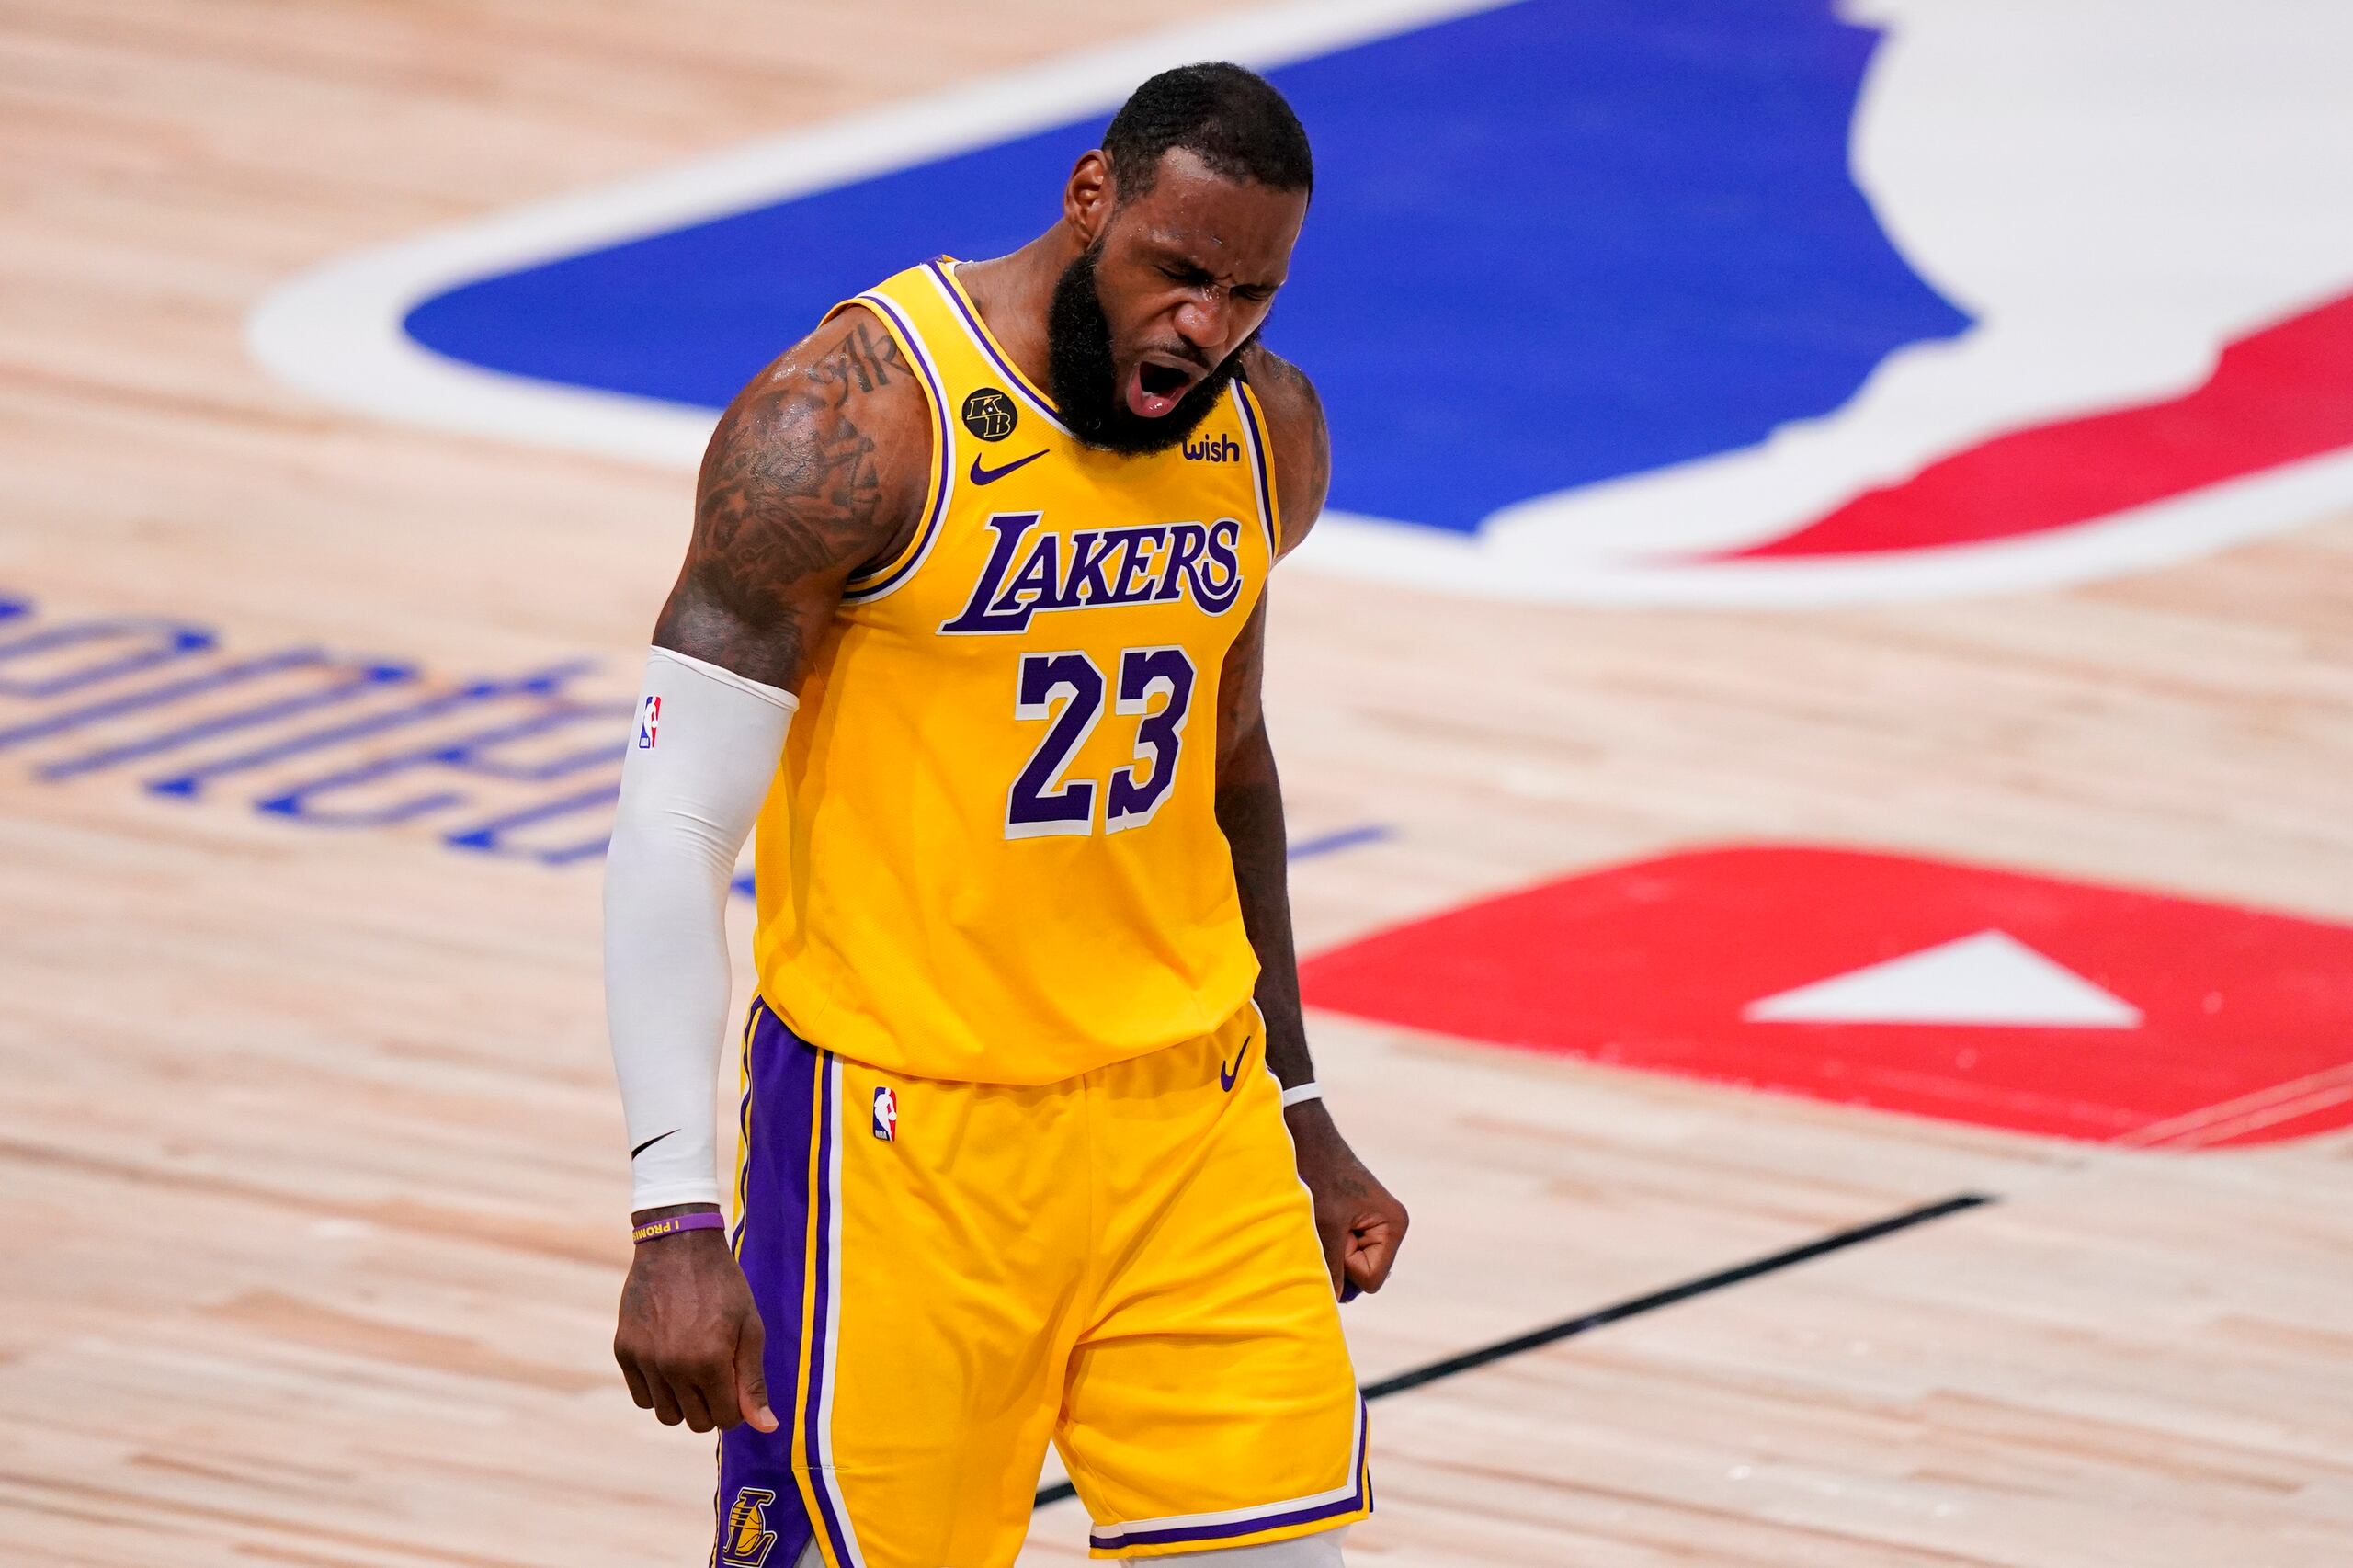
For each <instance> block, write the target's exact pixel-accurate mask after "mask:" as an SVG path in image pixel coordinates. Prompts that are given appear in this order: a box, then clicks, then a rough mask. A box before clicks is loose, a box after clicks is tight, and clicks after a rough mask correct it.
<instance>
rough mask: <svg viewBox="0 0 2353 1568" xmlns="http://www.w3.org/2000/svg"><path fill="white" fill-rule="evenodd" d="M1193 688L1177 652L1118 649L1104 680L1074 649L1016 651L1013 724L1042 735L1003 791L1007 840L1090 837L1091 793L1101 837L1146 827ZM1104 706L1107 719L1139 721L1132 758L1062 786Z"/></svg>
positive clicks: (1171, 766)
mask: <svg viewBox="0 0 2353 1568" xmlns="http://www.w3.org/2000/svg"><path fill="white" fill-rule="evenodd" d="M1193 680H1194V670H1193V661H1192V659H1191V657H1190V656H1189V655H1188V654H1187V653H1186V652H1185V650H1184V649H1182V648H1177V647H1159V648H1126V649H1122V650H1121V651H1120V659H1119V667H1118V668H1117V669H1116V670H1114V671H1108V672H1107V671H1105V670H1104V669H1102V668H1101V667H1100V666H1099V665H1097V664H1096V662H1095V659H1094V658H1093V656H1092V655H1090V654H1087V653H1079V652H1075V651H1073V652H1068V653H1024V654H1023V655H1022V656H1021V664H1020V666H1019V674H1018V677H1017V684H1016V688H1015V694H1014V703H1013V716H1014V717H1015V718H1016V719H1020V720H1027V721H1031V722H1043V723H1045V724H1046V726H1047V727H1046V733H1045V734H1044V735H1043V736H1042V737H1040V740H1039V742H1038V748H1037V750H1035V751H1033V752H1031V753H1030V754H1029V762H1028V763H1027V764H1026V765H1025V766H1024V767H1022V769H1021V771H1020V773H1018V774H1017V775H1016V776H1015V778H1014V780H1013V787H1012V788H1011V789H1010V790H1007V791H1006V801H1005V835H1006V837H1007V838H1044V837H1049V836H1053V835H1076V836H1084V835H1087V834H1090V833H1093V832H1094V831H1095V830H1096V821H1097V812H1096V799H1097V796H1098V795H1099V796H1100V797H1101V798H1102V808H1103V809H1102V812H1101V820H1102V830H1103V831H1104V832H1105V833H1122V832H1125V831H1126V830H1127V829H1129V828H1134V827H1142V826H1143V825H1144V824H1147V823H1149V822H1150V821H1152V819H1153V816H1154V813H1155V812H1158V811H1159V810H1160V806H1161V802H1162V801H1165V800H1166V799H1167V798H1168V789H1169V786H1170V785H1171V784H1172V783H1174V782H1175V780H1176V760H1177V754H1178V752H1179V751H1180V750H1181V749H1182V748H1183V746H1184V744H1185V721H1186V720H1187V718H1188V717H1189V716H1190V713H1191V710H1192V706H1193ZM1114 682H1116V683H1117V684H1116V687H1114V684H1113V683H1114ZM1106 698H1108V699H1110V703H1111V711H1112V712H1113V713H1114V714H1115V715H1117V716H1118V717H1120V718H1134V719H1135V720H1137V721H1138V722H1137V724H1136V730H1135V752H1134V756H1133V758H1132V760H1131V761H1130V762H1128V763H1126V764H1124V765H1122V766H1121V767H1115V768H1113V769H1112V770H1111V774H1110V777H1109V778H1105V779H1101V780H1097V779H1091V778H1065V777H1064V775H1065V774H1066V772H1067V771H1068V769H1069V767H1070V763H1071V758H1072V757H1074V756H1076V755H1077V753H1078V749H1079V748H1080V747H1081V746H1083V745H1085V744H1086V741H1087V737H1088V736H1090V735H1092V734H1093V733H1095V726H1096V725H1097V724H1098V723H1100V722H1102V719H1103V704H1104V700H1105V699H1106Z"/></svg>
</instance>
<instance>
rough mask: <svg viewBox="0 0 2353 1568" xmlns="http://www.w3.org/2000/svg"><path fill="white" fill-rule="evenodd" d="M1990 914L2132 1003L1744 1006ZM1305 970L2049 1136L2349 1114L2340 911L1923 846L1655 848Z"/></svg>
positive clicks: (1612, 1058)
mask: <svg viewBox="0 0 2353 1568" xmlns="http://www.w3.org/2000/svg"><path fill="white" fill-rule="evenodd" d="M1988 930H1995V931H2000V932H2003V933H2006V935H2007V936H2008V937H2012V938H2015V939H2016V940H2017V941H2018V942H2020V943H2023V944H2024V945H2025V946H2027V947H2029V948H2031V949H2034V950H2035V952H2037V953H2040V955H2042V956H2043V957H2045V958H2047V959H2049V960H2052V961H2054V962H2055V963H2057V964H2059V965H2061V966H2063V968H2065V969H2067V970H2069V971H2073V972H2074V973H2075V975H2076V976H2079V977H2081V978H2082V979H2083V980H2085V981H2088V982H2090V983H2092V984H2094V985H2097V986H2098V987H2100V988H2101V989H2103V990H2105V991H2107V992H2109V993H2110V994H2113V995H2114V996H2116V997H2118V998H2120V999H2121V1000H2122V1001H2124V1002H2127V1003H2129V1004H2130V1005H2131V1006H2133V1007H2136V1008H2138V1009H2139V1010H2140V1013H2141V1015H2142V1017H2141V1020H2140V1022H2139V1023H2138V1024H2137V1025H2133V1026H2131V1027H2126V1028H2052V1027H2042V1026H2019V1025H1998V1026H1995V1025H1984V1024H1920V1023H1903V1024H1894V1023H1841V1024H1819V1023H1766V1022H1753V1021H1747V1020H1745V1019H1744V1018H1743V1017H1742V1012H1743V1009H1744V1008H1745V1007H1747V1006H1749V1005H1750V1004H1752V1003H1755V1002H1756V1001H1759V1000H1760V999H1762V998H1765V997H1768V996H1774V995H1778V994H1781V993H1784V992H1788V991H1790V990H1793V989H1795V988H1797V987H1800V986H1804V985H1809V984H1813V983H1817V982H1821V981H1824V980H1826V979H1829V978H1831V977H1833V976H1836V975H1842V974H1846V973H1848V972H1850V971H1855V970H1858V969H1862V968H1865V967H1867V966H1870V965H1872V964H1876V963H1880V962H1883V961H1885V960H1893V959H1897V958H1900V957H1902V956H1904V955H1906V954H1910V953H1915V952H1918V951H1920V950H1922V949H1930V948H1934V947H1936V946H1938V945H1939V944H1943V943H1948V942H1952V941H1956V940H1959V939H1961V938H1963V937H1972V936H1974V935H1976V934H1978V933H1981V932H1984V931H1988ZM1301 978H1302V984H1303V987H1304V990H1305V994H1306V998H1307V1000H1308V1002H1309V1003H1310V1004H1311V1005H1313V1006H1319V1007H1327V1008H1331V1009H1333V1010H1335V1011H1337V1012H1343V1013H1350V1014H1354V1015H1356V1016H1358V1017H1366V1018H1371V1019H1377V1020H1380V1021H1381V1022H1386V1023H1393V1024H1402V1025H1406V1026H1410V1027H1412V1028H1422V1029H1428V1030H1431V1031H1434V1032H1437V1033H1441V1034H1449V1035H1456V1036H1461V1037H1463V1038H1466V1039H1470V1040H1488V1041H1493V1042H1495V1043H1496V1044H1499V1045H1511V1046H1519V1047H1524V1048H1527V1049H1529V1050H1534V1051H1553V1052H1559V1053H1561V1054H1564V1055H1569V1056H1575V1057H1580V1058H1583V1059H1586V1060H1587V1061H1592V1062H1607V1063H1610V1064H1613V1065H1616V1066H1621V1067H1631V1068H1640V1069H1643V1070H1645V1071H1649V1072H1657V1073H1672V1074H1679V1075H1683V1076H1687V1077H1694V1078H1704V1079H1711V1080H1714V1081H1717V1082H1722V1083H1731V1084H1739V1085H1753V1086H1755V1087H1758V1088H1766V1089H1773V1090H1779V1091H1782V1092H1785V1093H1790V1094H1798V1095H1805V1096H1811V1097H1813V1098H1815V1099H1824V1100H1835V1101H1841V1102H1847V1103H1852V1104H1857V1105H1867V1106H1875V1107H1879V1108H1883V1109H1888V1110H1899V1111H1908V1112H1912V1113H1914V1114H1916V1115H1922V1116H1932V1117H1938V1118H1942V1119H1948V1120H1955V1121H1967V1122H1975V1123H1979V1124H1981V1125H1984V1126H1991V1127H2001V1128H2009V1129H2015V1130H2018V1131H2030V1132H2041V1133H2051V1134H2055V1135H2057V1136H2060V1137H2065V1138H2075V1139H2085V1140H2090V1141H2095V1142H2133V1143H2146V1144H2149V1145H2152V1146H2159V1147H2176V1148H2182V1147H2204V1146H2221V1145H2225V1144H2234V1143H2257V1142H2270V1141H2272V1140H2275V1139H2280V1138H2287V1137H2298V1136H2303V1135H2306V1134H2309V1133H2313V1132H2318V1131H2326V1130H2328V1129H2331V1128H2336V1127H2342V1126H2345V1125H2347V1123H2348V1122H2353V927H2347V926H2336V925H2330V924H2325V923H2323V922H2320V921H2314V920H2302V919H2296V918H2292V917H2290V916H2286V915H2269V914H2264V913H2260V912H2258V911H2255V910H2249V909H2240V908H2234V907H2231V906H2227V905H2223V904H2217V903H2200V902H2197V901H2193V900H2188V899H2179V898H2170V897H2166V896H2165V895H2162V894H2157V893H2146V892H2128V891H2125V890H2123V889H2119V888H2109V887H2098V886H2094V885H2091V884H2088V883H2083V882H2072V881H2058V880H2055V879H2052V878H2047V877H2035V876H2024V875H2020V874H2018V873H2016V872H2010V871H1996V870H1988V869H1981V868H1977V867H1972V866H1960V865H1952V864H1949V863H1945V862H1939V861H1934V860H1922V859H1912V858H1904V857H1898V856H1890V855H1872V854H1862V853H1857V852H1853V851H1847V850H1836V849H1811V848H1733V849H1711V850H1699V851H1694V852H1691V853H1688V854H1679V855H1670V856H1666V857H1665V858H1660V859H1655V860H1647V861H1643V862H1641V863H1638V864H1635V865H1631V866H1620V867H1617V868H1615V869H1608V870H1602V871H1596V872H1591V873H1588V874H1586V875H1582V876H1574V877H1565V878H1563V879H1561V880H1560V881H1552V882H1546V883H1544V884H1542V885H1541V886H1539V887H1533V888H1529V889H1526V890H1523V891H1521V892H1513V893H1507V894H1505V895H1504V896H1502V897H1499V898H1495V899H1491V900H1488V901H1486V902H1485V903H1477V904H1472V905H1471V906H1469V907H1467V908H1462V909H1457V910H1452V911H1449V912H1448V913H1446V914H1443V915H1436V916H1433V917H1431V918H1429V919H1427V920H1423V921H1418V922H1416V923H1415V924H1413V925H1410V926H1400V927H1398V928H1396V929H1394V930H1391V931H1386V932H1382V933H1381V934H1379V935H1376V936H1373V937H1367V938H1365V939H1364V940H1362V941H1358V942H1355V943H1351V944H1350V945H1348V946H1347V947H1345V948H1341V949H1336V950H1335V951H1331V952H1326V953H1323V954H1319V955H1318V956H1316V957H1315V958H1314V959H1313V960H1310V961H1309V962H1307V963H1306V964H1305V965H1303V966H1302V971H1301Z"/></svg>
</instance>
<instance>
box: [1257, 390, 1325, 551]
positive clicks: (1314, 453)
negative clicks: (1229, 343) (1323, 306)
mask: <svg viewBox="0 0 2353 1568" xmlns="http://www.w3.org/2000/svg"><path fill="white" fill-rule="evenodd" d="M1242 376H1243V379H1244V380H1245V381H1248V382H1249V383H1250V390H1251V391H1252V392H1256V393H1257V394H1258V403H1259V404H1260V406H1262V407H1263V408H1265V409H1266V411H1267V426H1268V427H1269V428H1268V430H1267V440H1268V441H1269V442H1270V443H1271V444H1272V445H1273V447H1274V449H1275V505H1276V506H1277V507H1278V508H1279V510H1280V511H1281V513H1282V524H1283V538H1282V552H1283V553H1284V554H1285V555H1289V554H1290V552H1291V551H1294V550H1296V549H1298V548H1299V541H1300V540H1303V539H1305V538H1306V537H1307V530H1308V529H1310V528H1313V527H1314V526H1315V519H1316V518H1317V517H1321V516H1322V515H1323V512H1324V492H1325V491H1327V490H1329V489H1330V488H1331V484H1332V437H1331V432H1330V431H1329V430H1327V429H1326V428H1325V427H1324V400H1323V399H1322V398H1320V397H1318V396H1316V395H1315V383H1314V382H1313V381H1310V380H1309V379H1308V375H1307V372H1306V371H1304V370H1302V369H1300V368H1299V367H1298V366H1296V365H1294V364H1292V363H1291V362H1290V360H1288V359H1286V358H1283V357H1282V356H1281V355H1279V354H1277V353H1275V352H1274V351H1273V350H1272V349H1269V348H1265V347H1260V346H1258V345H1256V344H1253V345H1251V346H1250V347H1248V348H1246V349H1245V350H1244V351H1243V358H1242Z"/></svg>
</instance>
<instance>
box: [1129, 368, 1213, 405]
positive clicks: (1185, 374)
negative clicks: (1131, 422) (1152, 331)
mask: <svg viewBox="0 0 2353 1568" xmlns="http://www.w3.org/2000/svg"><path fill="white" fill-rule="evenodd" d="M1197 380H1199V377H1198V376H1197V375H1196V374H1195V373H1194V372H1193V371H1192V370H1189V369H1186V368H1185V367H1184V366H1181V365H1175V364H1170V363H1168V362H1166V361H1165V360H1159V359H1146V360H1144V361H1142V363H1141V364H1139V365H1137V367H1136V369H1135V374H1133V375H1132V376H1131V377H1129V378H1128V408H1129V410H1130V411H1131V412H1132V413H1134V414H1137V415H1141V416H1142V417H1143V418H1146V419H1157V418H1159V417H1160V416H1161V415H1164V414H1165V413H1167V412H1168V411H1169V410H1170V409H1172V408H1174V407H1176V404H1177V403H1178V402H1179V401H1180V400H1181V399H1182V398H1183V397H1184V395H1185V393H1186V392H1187V391H1188V389H1190V388H1191V386H1192V384H1193V383H1194V381H1197Z"/></svg>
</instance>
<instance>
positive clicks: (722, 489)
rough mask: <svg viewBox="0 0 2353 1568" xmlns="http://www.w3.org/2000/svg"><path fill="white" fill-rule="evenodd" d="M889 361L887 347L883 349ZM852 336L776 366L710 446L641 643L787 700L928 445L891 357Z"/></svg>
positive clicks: (902, 517) (884, 536)
mask: <svg viewBox="0 0 2353 1568" xmlns="http://www.w3.org/2000/svg"><path fill="white" fill-rule="evenodd" d="M883 344H884V347H885V349H886V350H888V349H889V341H888V339H887V338H885V339H884V340H883ZM877 352H878V351H877V350H876V349H875V348H874V347H873V342H872V335H871V333H870V329H867V328H865V327H863V326H862V325H861V324H853V325H852V327H851V329H850V330H849V331H847V332H843V331H839V330H836V331H833V332H829V333H827V334H824V335H821V337H820V338H819V339H813V340H812V343H811V344H810V345H807V346H804V347H803V348H802V349H797V350H795V351H794V352H793V353H792V354H789V355H787V356H786V357H785V358H783V359H781V360H779V362H778V363H777V364H776V365H775V366H773V367H771V368H770V369H769V370H767V372H765V373H764V374H763V375H762V376H761V377H760V379H759V380H758V381H755V382H754V383H753V384H752V385H751V386H750V387H748V388H746V389H745V392H743V394H742V395H741V396H739V397H738V398H737V399H736V400H735V402H734V403H733V405H731V406H730V407H729V409H728V410H727V413H726V414H725V415H723V416H722V418H721V420H720V424H719V427H718V429H717V430H716V431H714V432H713V434H712V436H711V441H710V449H709V450H708V451H707V452H706V453H705V454H704V457H703V465H702V472H701V475H700V478H699V481H698V483H697V485H696V494H695V522H694V532H693V537H692V539H691V540H689V542H688V547H687V557H686V561H685V562H684V563H683V564H682V565H681V566H680V568H679V571H678V578H677V581H676V584H675V585H673V586H672V588H671V590H670V597H669V599H668V601H667V602H666V603H665V605H664V607H663V609H662V615H661V618H660V619H659V620H658V621H657V623H656V624H655V627H654V642H656V643H657V644H659V645H661V646H663V647H665V648H669V649H671V650H673V651H674V652H676V653H685V654H688V655H689V656H690V657H693V658H698V659H701V660H704V661H705V662H707V663H710V664H713V665H719V666H721V667H722V668H723V669H727V670H732V671H733V672H734V673H735V674H737V675H740V676H745V678H746V679H749V680H755V681H757V682H759V683H761V684H762V685H765V686H773V687H780V688H783V689H785V690H794V689H797V688H798V687H799V686H800V683H801V677H802V676H803V674H804V673H805V668H804V666H805V663H806V656H807V652H808V650H809V649H810V648H811V647H813V645H814V644H815V642H816V641H817V639H818V638H819V637H820V636H822V635H823V633H824V628H825V625H826V623H827V621H828V620H829V619H831V618H832V616H833V613H834V610H835V606H836V605H838V604H839V602H840V599H841V594H842V586H843V585H844V584H845V583H846V582H847V580H848V578H849V577H850V575H851V574H853V573H855V572H856V571H857V570H858V568H859V567H860V566H862V565H864V564H866V563H868V562H871V561H873V560H875V559H877V558H879V557H880V556H881V555H883V554H884V553H886V552H887V551H889V549H890V548H891V545H892V541H893V540H895V539H896V538H897V537H898V535H899V534H900V533H901V532H902V531H903V529H904V523H905V522H906V520H907V519H908V518H909V517H910V516H911V515H912V512H913V510H914V507H915V505H916V504H918V503H919V499H920V498H919V497H917V498H915V500H911V499H910V497H909V495H908V494H907V492H908V484H907V483H906V479H905V476H906V475H907V474H908V473H910V472H912V473H916V474H920V473H922V472H924V458H925V455H926V454H925V452H924V451H923V450H917V449H914V448H915V447H918V446H920V445H921V444H923V443H927V441H928V440H929V433H928V429H927V427H926V424H925V422H924V421H923V420H922V419H921V417H920V412H921V411H920V408H917V409H915V410H914V411H913V412H914V413H915V415H916V417H914V418H912V419H911V418H910V417H908V415H909V413H910V410H909V408H908V406H907V405H908V403H909V401H910V400H911V399H916V398H919V396H920V394H919V393H917V392H915V390H914V388H913V387H912V385H911V384H910V383H909V382H908V380H907V378H906V376H905V375H904V367H901V373H900V374H899V375H898V376H897V377H896V378H895V379H894V378H892V375H891V373H890V369H891V366H892V364H895V363H896V356H895V351H894V350H892V351H890V352H888V353H887V354H886V355H885V356H884V357H883V358H876V355H877Z"/></svg>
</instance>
